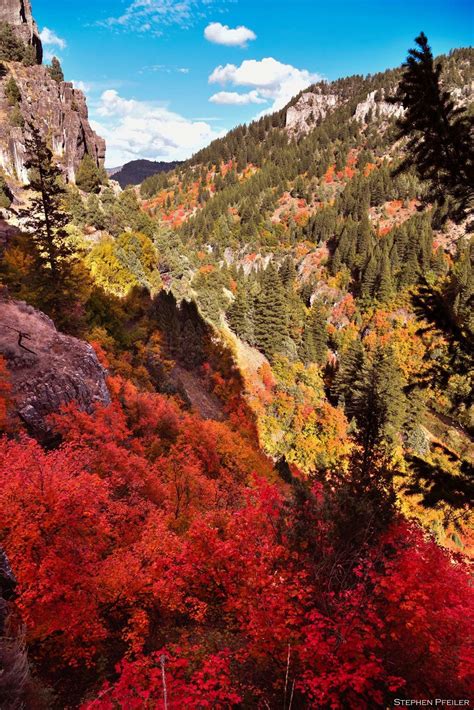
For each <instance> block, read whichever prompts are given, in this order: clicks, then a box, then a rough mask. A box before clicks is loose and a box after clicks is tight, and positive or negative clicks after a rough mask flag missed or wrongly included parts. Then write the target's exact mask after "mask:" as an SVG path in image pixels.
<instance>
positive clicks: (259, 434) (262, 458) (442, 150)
mask: <svg viewBox="0 0 474 710" xmlns="http://www.w3.org/2000/svg"><path fill="white" fill-rule="evenodd" d="M418 40H419V41H418V45H417V49H416V52H412V53H411V55H410V57H411V60H409V62H408V64H406V65H404V66H403V67H402V68H397V69H393V70H389V71H386V72H384V73H380V74H376V75H371V76H367V77H362V76H353V77H348V78H344V79H340V80H338V81H336V82H331V83H327V82H321V83H319V84H315V85H314V86H311V87H309V88H308V91H306V92H303V93H302V94H300V95H298V96H296V97H294V99H292V101H291V102H290V104H289V105H288V106H287V107H286V108H285V109H283V110H282V111H280V112H278V113H275V114H273V115H269V116H265V117H264V118H261V119H260V120H258V121H256V122H254V123H252V124H250V125H248V126H239V127H237V128H236V129H234V130H233V131H231V132H230V133H229V134H228V135H227V136H225V137H224V138H222V139H219V140H217V141H214V142H213V143H211V145H209V146H208V147H207V148H205V149H204V150H202V151H200V152H199V153H197V154H196V155H195V156H194V157H193V158H192V159H190V160H189V161H187V162H186V163H184V164H182V165H179V166H178V167H177V168H176V169H175V170H173V171H172V172H170V173H166V174H163V173H162V174H158V175H154V176H151V177H149V178H147V179H146V180H145V181H144V182H143V183H142V184H141V186H140V187H139V188H129V189H126V190H124V191H117V190H116V189H114V188H113V186H110V185H104V184H102V183H103V182H104V180H105V178H104V175H103V174H102V173H101V174H100V175H99V171H98V169H97V166H87V165H86V166H85V167H84V168H83V175H82V180H79V181H78V185H76V186H74V185H71V184H67V185H66V184H65V183H64V180H63V179H62V177H61V170H60V168H59V167H58V166H57V165H56V162H55V160H54V157H53V154H52V152H51V150H50V147H49V146H48V145H47V142H45V140H44V139H43V137H42V136H41V135H40V134H39V133H38V131H36V130H35V128H34V126H32V127H31V131H30V138H29V143H28V146H27V149H28V155H29V159H28V162H27V164H26V165H27V168H28V169H29V171H30V172H29V180H30V182H29V185H28V186H20V185H19V184H17V183H16V184H13V183H10V182H9V181H8V180H7V179H6V178H5V179H4V185H5V188H4V191H5V194H7V192H8V191H9V190H15V192H16V194H17V195H20V197H19V198H18V199H17V201H16V203H15V204H11V202H9V203H8V205H5V210H7V213H6V217H7V218H8V219H9V220H10V222H12V223H13V222H14V223H15V224H16V228H15V229H12V230H11V231H8V230H7V231H5V237H4V238H1V237H2V235H3V232H2V233H0V251H1V257H2V258H1V262H0V284H1V289H2V290H1V292H0V315H1V313H2V304H4V306H3V308H4V310H3V313H6V312H7V307H6V305H5V304H9V309H10V310H9V312H10V313H13V312H15V313H16V314H18V316H17V317H18V321H15V323H12V322H11V319H10V321H8V323H7V322H6V321H5V323H3V322H2V324H1V325H0V327H1V326H2V325H3V327H4V328H5V329H7V328H9V330H8V333H7V335H5V336H2V337H0V346H2V347H1V353H2V354H3V357H1V358H0V429H1V433H2V434H3V436H2V437H1V438H0V546H1V549H0V552H1V550H2V549H3V550H4V552H5V554H6V556H7V557H8V560H9V565H10V566H11V570H12V572H13V574H14V577H15V578H16V579H15V583H14V584H13V587H14V592H12V593H11V594H10V586H12V583H11V576H10V573H9V576H7V574H6V572H5V573H4V572H3V567H2V564H3V563H2V560H3V557H0V563H2V564H0V585H1V587H0V591H6V590H7V586H6V581H5V582H3V581H2V580H8V590H7V591H8V595H9V598H8V602H7V601H2V600H1V599H0V612H1V613H0V629H2V628H3V626H4V627H5V628H4V633H3V631H2V637H1V639H0V667H3V668H4V669H6V672H5V673H3V674H2V673H1V672H0V707H2V708H3V705H2V703H3V704H4V705H5V708H7V707H8V708H12V709H14V708H23V707H27V708H30V707H31V708H35V709H36V708H38V710H43V709H45V708H66V707H71V708H83V709H84V710H112V709H114V708H127V709H128V708H137V709H138V708H163V709H165V710H168V709H170V710H171V708H173V709H176V710H177V709H178V708H196V709H198V708H199V709H200V708H215V709H222V710H224V709H227V708H245V709H247V708H248V709H249V710H250V709H253V708H262V709H263V708H271V709H272V710H273V708H283V709H284V710H291V709H292V710H296V709H297V708H298V709H300V708H301V709H304V708H317V709H324V710H326V709H329V708H331V709H333V710H334V709H336V710H337V709H340V710H345V709H347V708H349V709H351V710H352V709H353V710H363V709H364V708H366V709H367V710H369V709H371V708H387V707H390V706H391V705H392V704H393V701H394V699H395V698H399V699H410V698H422V697H423V698H425V697H433V698H434V697H438V698H468V697H469V692H470V689H471V688H472V660H473V659H472V646H471V645H470V630H472V628H473V623H472V622H473V617H472V614H473V608H474V607H473V603H472V602H473V592H472V584H471V582H470V578H469V574H468V571H469V562H470V559H471V558H472V552H473V539H472V514H471V513H470V500H471V499H472V492H473V484H472V458H473V452H474V444H473V435H474V419H473V411H474V410H473V397H472V373H473V366H472V365H473V363H472V352H473V336H474V321H473V312H474V310H473V305H474V304H473V286H474V277H473V258H472V257H473V247H472V240H471V232H472V226H473V224H472V207H473V194H472V185H473V184H474V183H473V182H472V170H473V154H472V111H473V105H474V103H473V93H472V92H473V82H474V51H473V50H472V49H457V50H454V51H453V52H452V53H451V54H450V55H449V56H446V57H441V59H440V68H439V71H438V69H437V68H436V67H437V63H436V62H434V63H433V58H432V56H431V52H430V50H429V48H428V46H427V44H426V42H425V39H424V37H423V36H421V38H418ZM401 59H402V58H401ZM428 79H429V80H428ZM470 132H471V133H470ZM2 184H3V183H2ZM22 302H26V304H28V305H25V304H24V303H22ZM12 304H14V306H13V305H12ZM43 313H44V314H46V315H47V316H49V318H51V319H52V321H53V322H54V324H53V323H52V322H51V321H50V320H49V319H48V318H45V316H43V315H42V314H43ZM22 319H23V320H22ZM0 321H2V318H1V317H0ZM32 322H41V323H43V328H44V330H45V331H46V330H47V331H48V333H47V334H48V338H51V340H47V341H46V336H45V335H44V332H43V336H44V337H43V340H41V342H40V338H39V335H38V333H36V335H35V332H34V331H33V330H32V329H31V323H32ZM44 324H46V325H44ZM54 325H55V326H56V328H58V330H59V331H61V333H64V334H65V335H64V336H63V335H60V336H59V335H58V336H56V335H55V334H54ZM46 326H47V327H46ZM1 332H2V331H0V335H1ZM66 334H67V335H68V336H74V337H70V338H67V337H66ZM2 338H3V339H2ZM75 338H77V339H78V340H75ZM81 341H87V342H88V343H90V344H91V345H92V346H93V348H94V352H95V354H94V353H92V352H90V350H88V349H87V346H86V345H85V343H84V342H81ZM44 342H47V343H50V342H52V343H53V346H51V347H54V355H55V358H56V359H57V360H58V361H59V362H60V363H61V368H62V376H63V377H66V375H67V377H68V378H69V379H68V383H69V389H68V394H67V397H66V396H63V395H64V393H61V392H59V394H58V399H59V400H60V404H61V406H57V402H56V401H55V402H52V400H51V397H50V398H49V399H48V392H47V388H46V386H45V382H48V383H49V384H51V381H52V380H54V369H52V368H53V365H52V364H51V362H52V360H53V358H51V361H50V360H49V359H48V356H47V352H48V349H47V346H44ZM65 343H66V344H67V348H71V349H72V352H73V353H76V354H77V353H78V352H81V353H82V352H88V353H89V355H88V357H89V360H88V363H89V365H90V372H91V373H93V374H91V378H93V377H94V376H95V377H96V381H95V382H92V384H91V383H88V388H85V387H84V386H82V385H81V382H82V380H83V379H84V378H83V377H82V375H81V374H80V373H78V372H75V371H74V369H73V368H72V367H71V366H70V367H69V370H67V367H66V364H67V363H68V362H69V365H70V361H71V359H72V358H71V357H70V356H69V355H68V351H67V350H64V348H66V345H65ZM48 347H49V346H48ZM99 363H100V365H99ZM66 370H67V372H66ZM94 373H95V374H94ZM97 373H98V374H97ZM105 376H107V379H106V380H105ZM81 377H82V380H81ZM101 377H104V382H106V387H107V392H106V393H104V390H103V388H104V387H105V385H104V383H103V382H102V380H101V379H100V378H101ZM19 382H21V387H20V386H19V385H18V383H19ZM32 382H33V383H34V384H33V385H32V384H31V383H32ZM29 387H30V388H31V389H33V390H34V392H33V394H32V393H31V392H30V389H28V388H29ZM51 387H52V385H51ZM52 388H53V387H52ZM75 388H77V392H78V395H80V397H79V396H76V397H74V396H73V395H72V396H71V395H70V391H72V392H73V393H74V390H75ZM53 389H54V388H53ZM97 390H100V392H101V399H100V401H98V398H96V399H95V401H94V402H92V400H91V396H90V391H97ZM56 392H57V391H56V390H55V393H56ZM88 398H89V400H90V401H87V400H88ZM20 399H21V401H22V406H23V404H24V406H25V407H31V408H33V409H34V408H35V407H36V410H35V411H40V412H41V415H42V417H43V418H44V421H43V422H42V429H41V431H42V432H43V436H42V437H41V436H39V435H38V434H37V432H35V431H33V430H32V428H31V426H30V427H28V422H27V418H26V417H25V415H24V413H23V414H22V412H23V410H22V409H21V408H20V407H19V404H18V402H19V400H20ZM40 405H41V407H40ZM5 565H6V563H5ZM5 569H6V566H5ZM5 599H6V596H5Z"/></svg>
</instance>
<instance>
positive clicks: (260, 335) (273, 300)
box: [254, 265, 288, 358]
mask: <svg viewBox="0 0 474 710" xmlns="http://www.w3.org/2000/svg"><path fill="white" fill-rule="evenodd" d="M254 328H255V343H256V345H257V347H258V348H259V350H261V351H262V352H263V353H264V354H265V355H266V356H267V357H268V358H272V357H273V355H274V354H275V353H277V352H279V351H281V350H282V348H283V346H284V342H285V339H286V338H287V337H288V314H287V309H286V295H285V289H284V288H283V285H282V283H281V280H280V277H279V274H278V272H277V270H276V269H275V268H274V267H273V265H270V266H268V267H267V269H266V271H265V272H264V273H263V277H262V281H261V292H260V294H259V295H258V297H257V299H256V302H255V319H254Z"/></svg>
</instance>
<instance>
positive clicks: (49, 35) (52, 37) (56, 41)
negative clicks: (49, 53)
mask: <svg viewBox="0 0 474 710" xmlns="http://www.w3.org/2000/svg"><path fill="white" fill-rule="evenodd" d="M40 38H41V41H42V42H43V44H45V45H46V46H50V47H59V49H66V46H67V44H66V40H64V39H62V37H58V35H57V34H56V32H54V30H50V29H48V27H45V28H44V29H42V30H41V32H40Z"/></svg>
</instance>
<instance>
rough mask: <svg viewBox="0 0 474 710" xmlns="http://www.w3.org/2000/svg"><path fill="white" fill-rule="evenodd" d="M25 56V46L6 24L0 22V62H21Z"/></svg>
mask: <svg viewBox="0 0 474 710" xmlns="http://www.w3.org/2000/svg"><path fill="white" fill-rule="evenodd" d="M24 55H25V45H24V44H23V42H22V41H21V40H19V39H18V37H17V36H16V35H15V32H14V30H13V27H12V26H11V25H9V24H8V22H0V61H6V62H21V61H22V59H23V57H24Z"/></svg>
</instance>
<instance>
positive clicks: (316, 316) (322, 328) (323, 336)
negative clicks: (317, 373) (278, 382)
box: [301, 303, 328, 365]
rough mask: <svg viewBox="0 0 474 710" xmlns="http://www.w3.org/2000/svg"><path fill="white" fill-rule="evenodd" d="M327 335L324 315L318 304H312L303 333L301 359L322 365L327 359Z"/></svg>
mask: <svg viewBox="0 0 474 710" xmlns="http://www.w3.org/2000/svg"><path fill="white" fill-rule="evenodd" d="M327 341H328V333H327V321H326V314H325V312H324V309H323V307H322V306H321V304H319V303H315V304H313V307H312V308H311V310H310V312H309V314H308V317H307V321H306V324H305V328H304V332H303V342H302V348H301V350H302V353H301V354H302V357H303V360H304V361H305V362H306V363H310V362H316V363H318V364H319V365H324V363H325V362H326V359H327V350H328V343H327Z"/></svg>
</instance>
